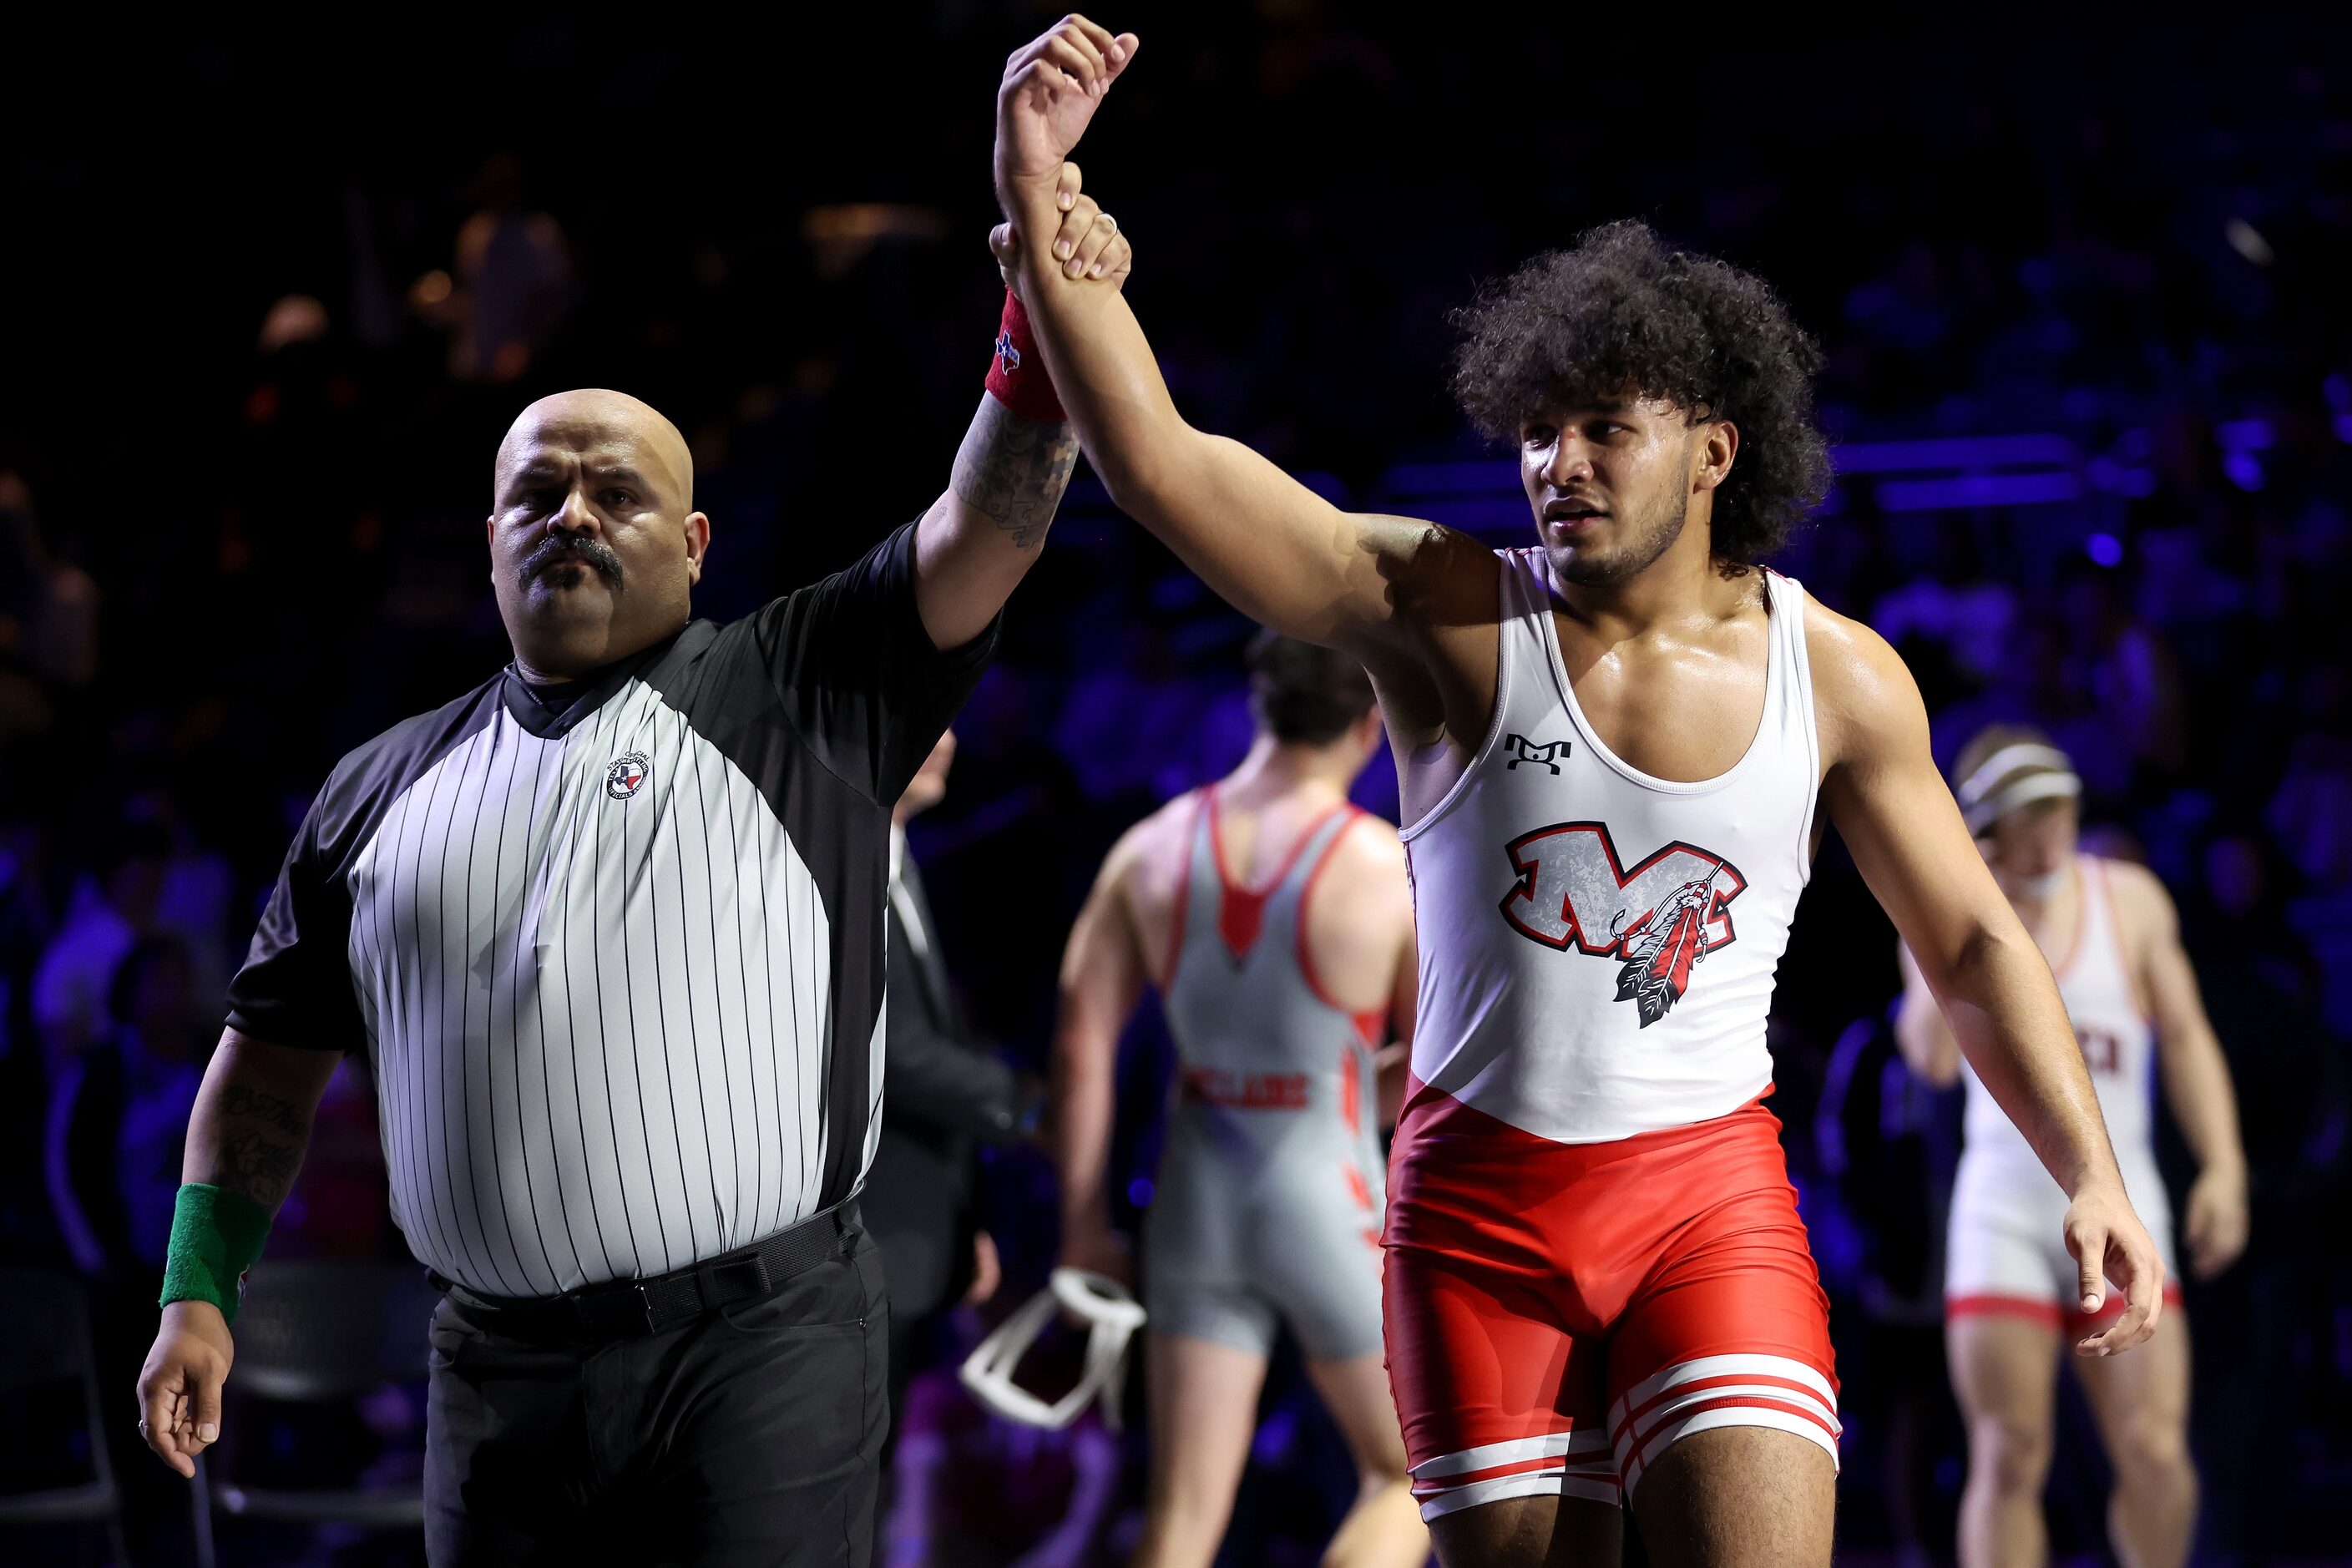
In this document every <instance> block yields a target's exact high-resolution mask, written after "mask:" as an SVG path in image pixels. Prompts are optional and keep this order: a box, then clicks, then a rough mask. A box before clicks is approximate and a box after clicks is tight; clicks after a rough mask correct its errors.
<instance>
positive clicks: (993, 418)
mask: <svg viewBox="0 0 2352 1568" xmlns="http://www.w3.org/2000/svg"><path fill="white" fill-rule="evenodd" d="M1077 461H1078V435H1077V432H1076V430H1073V429H1072V428H1071V427H1070V426H1067V425H1037V424H1032V423H1031V422H1030V421H1028V420H1026V419H1024V418H1022V417H1021V416H1019V415H1017V414H1015V413H1013V411H1012V410H1011V409H1009V408H1007V407H1005V406H1004V405H1003V404H1002V403H999V402H998V401H997V400H996V399H995V398H994V397H993V396H992V395H983V396H982V398H981V400H980V412H979V413H978V414H977V415H975V416H973V418H972V422H971V429H970V430H967V431H966V432H964V437H963V445H962V447H960V448H958V450H957V452H956V460H955V473H954V476H953V477H952V478H951V479H950V481H949V483H950V486H951V487H952V488H953V489H954V490H955V493H956V496H957V499H959V500H961V501H962V502H963V503H964V504H965V505H966V506H969V507H971V509H972V510H974V511H977V512H980V513H982V514H983V515H985V516H986V517H987V518H988V519H989V521H992V522H993V523H995V524H996V526H997V527H999V528H1001V529H1003V531H1005V532H1006V533H1007V534H1008V535H1010V536H1011V538H1012V541H1013V548H1014V549H1015V550H1027V549H1029V548H1031V547H1032V546H1034V545H1035V544H1036V543H1037V542H1038V541H1039V540H1041V539H1043V538H1045V526H1046V524H1048V523H1050V522H1052V521H1054V509H1055V507H1056V506H1059V505H1060V504H1061V500H1062V492H1063V491H1064V490H1065V489H1068V488H1069V483H1070V470H1071V469H1072V468H1076V466H1077Z"/></svg>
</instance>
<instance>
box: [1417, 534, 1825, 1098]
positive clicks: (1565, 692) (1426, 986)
mask: <svg viewBox="0 0 2352 1568" xmlns="http://www.w3.org/2000/svg"><path fill="white" fill-rule="evenodd" d="M1496 554H1497V556H1498V557H1499V558H1500V565H1501V571H1502V595H1503V597H1502V605H1501V617H1500V618H1501V621H1502V627H1501V662H1500V668H1498V670H1497V672H1496V679H1495V718H1494V722H1493V723H1492V725H1490V726H1489V728H1488V730H1487V732H1486V738H1485V740H1484V741H1483V742H1481V743H1480V745H1479V748H1478V752H1477V755H1476V756H1475V757H1474V758H1473V759H1472V761H1471V763H1470V765H1469V767H1468V769H1467V770H1466V771H1465V773H1463V775H1462V777H1461V779H1460V780H1459V781H1458V782H1457V783H1456V784H1454V788H1453V789H1452V790H1450V791H1449V792H1448V793H1447V794H1446V795H1445V797H1444V799H1443V800H1441V801H1440V802H1439V803H1438V804H1437V805H1435V806H1434V807H1433V808H1432V809H1431V810H1430V811H1429V813H1428V814H1427V815H1426V816H1423V817H1422V818H1421V820H1420V821H1418V822H1416V823H1414V824H1413V825H1412V826H1411V827H1409V828H1407V829H1405V831H1404V833H1403V835H1402V837H1403V838H1404V840H1405V845H1406V848H1407V851H1408V856H1409V864H1410V866H1411V868H1412V885H1413V909H1414V918H1415V920H1416V921H1417V922H1418V927H1419V930H1420V931H1421V980H1420V987H1421V1000H1420V1017H1419V1024H1418V1026H1417V1028H1416V1030H1415V1033H1414V1036H1413V1042H1412V1070H1413V1076H1414V1077H1415V1078H1417V1079H1420V1080H1421V1081H1422V1082H1423V1083H1424V1084H1427V1085H1429V1086H1430V1087H1432V1088H1433V1089H1440V1090H1442V1091H1444V1093H1446V1094H1448V1095H1450V1096H1452V1097H1453V1098H1454V1099H1455V1100H1459V1101H1461V1102H1462V1103H1464V1104H1465V1105H1469V1106H1473V1107H1475V1108H1476V1109H1477V1110H1481V1111H1484V1112H1485V1113H1486V1114H1487V1115H1489V1116H1493V1117H1495V1118H1496V1119H1497V1120H1499V1121H1506V1122H1508V1123H1510V1124H1511V1125H1512V1126H1515V1127H1517V1128H1519V1129H1520V1130H1522V1131H1528V1132H1532V1133H1534V1134H1536V1135H1537V1136H1538V1137H1541V1138H1547V1139H1550V1140H1552V1141H1554V1142H1561V1143H1593V1142H1612V1141H1614V1140H1617V1139H1621V1138H1630V1137H1632V1136H1633V1135H1634V1134H1636V1133H1640V1132H1647V1131H1654V1130H1657V1129H1661V1128H1667V1127H1678V1126H1684V1125H1687V1124H1689V1123H1692V1122H1696V1121H1707V1120H1710V1119H1712V1118H1715V1117H1718V1116H1724V1115H1727V1114H1728V1113H1730V1112H1731V1111H1734V1110H1738V1109H1739V1107H1741V1106H1742V1105H1744V1104H1746V1103H1747V1102H1748V1101H1749V1100H1753V1099H1755V1098H1756V1097H1757V1096H1758V1095H1759V1094H1761V1093H1763V1092H1764V1090H1765V1089H1767V1088H1768V1087H1769V1085H1770V1083H1771V1078H1772V1062H1771V1057H1770V1054H1769V1051H1768V1050H1767V1048H1766V1046H1765V1020H1766V1016H1767V1014H1768V1013H1769V1010H1770V1007H1771V1002H1772V980H1773V974H1774V972H1775V971H1776V970H1777V969H1778V967H1779V965H1780V954H1781V952H1782V951H1783V950H1784V949H1785V948H1786V947H1787V945H1788V940H1789V921H1790V918H1791V917H1792V916H1793V915H1794V914H1795V912H1796V908H1797V897H1798V895H1799V894H1800V893H1801V892H1802V891H1803V890H1804V887H1805V883H1806V881H1807V880H1808V879H1810V878H1811V869H1812V868H1811V851H1810V840H1811V833H1812V825H1813V803H1814V798H1815V796H1816V795H1817V794H1818V793H1819V788H1820V781H1821V753H1820V747H1819V742H1818V741H1817V739H1816V736H1815V733H1814V727H1813V689H1812V676H1811V668H1810V667H1809V666H1808V664H1807V662H1806V655H1805V626H1804V620H1805V595H1804V590H1803V589H1802V588H1801V587H1800V586H1799V585H1798V584H1797V583H1796V582H1795V581H1794V580H1793V579H1791V578H1788V577H1783V576H1781V575H1780V574H1777V573H1772V572H1767V573H1766V574H1764V585H1765V592H1766V595H1767V605H1768V607H1769V612H1770V622H1771V633H1770V653H1769V658H1768V661H1767V666H1766V670H1767V673H1766V676H1765V686H1764V712H1763V717H1762V719H1761V721H1759V724H1758V726H1757V730H1756V734H1755V737H1754V739H1753V740H1752V741H1751V742H1749V744H1748V750H1747V752H1746V753H1745V754H1744V755H1743V756H1742V757H1741V758H1740V759H1739V761H1738V763H1735V764H1733V766H1732V768H1731V770H1730V772H1728V773H1723V774H1720V775H1719V776H1717V777H1716V778H1712V779H1707V780H1705V781H1702V782H1699V783H1695V784H1680V783H1675V782H1672V781H1669V780H1665V779H1658V778H1653V777H1652V776H1650V775H1649V774H1647V773H1643V772H1641V771H1640V770H1638V769H1636V768H1634V767H1633V766H1631V765H1630V764H1628V763H1625V762H1624V761H1623V760H1622V759H1621V758H1619V757H1618V756H1616V755H1615V754H1614V753H1613V752H1611V751H1610V750H1609V749H1608V747H1606V746H1604V745H1603V744H1601V741H1600V738H1599V737H1598V736H1597V735H1595V734H1594V733H1593V731H1592V727H1591V724H1589V723H1588V722H1586V721H1585V717H1584V714H1583V711H1582V710H1581V709H1580V708H1579V707H1578V706H1577V700H1576V692H1575V690H1574V689H1573V688H1572V687H1571V686H1570V682H1569V679H1568V675H1567V671H1566V669H1565V668H1564V667H1563V665H1562V664H1561V661H1560V655H1559V640H1558V632H1557V629H1556V628H1555V626H1554V625H1553V622H1552V608H1551V594H1550V589H1549V571H1548V565H1547V562H1546V559H1545V556H1544V552H1542V551H1541V550H1540V549H1535V548H1529V549H1525V550H1514V551H1498V552H1496Z"/></svg>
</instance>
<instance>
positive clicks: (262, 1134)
mask: <svg viewBox="0 0 2352 1568" xmlns="http://www.w3.org/2000/svg"><path fill="white" fill-rule="evenodd" d="M214 1116H215V1119H216V1120H215V1126H216V1131H215V1153H214V1156H213V1163H212V1169H211V1171H210V1172H209V1173H208V1175H207V1180H208V1181H209V1182H210V1183H211V1184H212V1185H214V1186H216V1187H220V1188H222V1189H224V1190H225V1191H227V1192H232V1193H242V1194H245V1195H246V1196H247V1197H249V1198H251V1199H252V1200H253V1201H254V1202H255V1203H257V1204H259V1205H261V1206H262V1207H264V1208H268V1209H274V1208H276V1207H277V1206H278V1205H279V1204H281V1203H283V1202H285V1201H286V1194H287V1192H288V1190H289V1189H290V1188H291V1187H292V1186H293V1184H294V1175H295V1173H296V1172H298V1171H299V1170H300V1169H301V1168H302V1151H303V1148H304V1146H305V1145H306V1144H308V1143H309V1142H310V1117H309V1116H308V1115H306V1114H304V1113H303V1111H302V1110H301V1109H300V1108H299V1107H298V1106H297V1105H295V1104H294V1102H293V1101H291V1100H285V1099H281V1098H280V1097H278V1096H277V1095H274V1094H265V1093H262V1092H261V1091H260V1090H258V1089H250V1088H247V1086H246V1085H244V1084H237V1083H232V1084H224V1085H223V1086H222V1087H221V1091H220V1100H219V1102H218V1104H217V1105H216V1107H215V1110H214Z"/></svg>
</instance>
